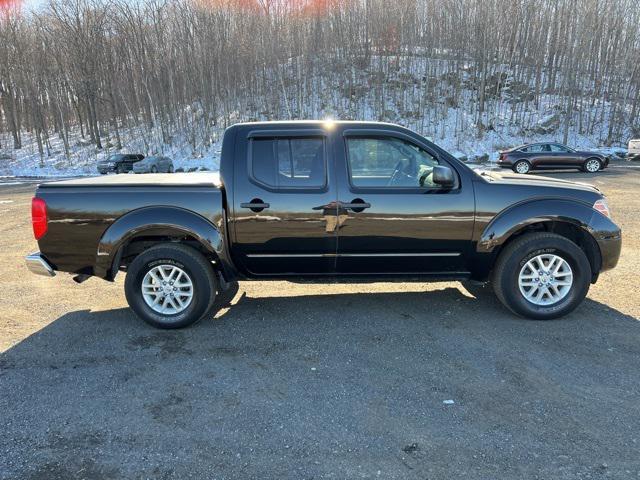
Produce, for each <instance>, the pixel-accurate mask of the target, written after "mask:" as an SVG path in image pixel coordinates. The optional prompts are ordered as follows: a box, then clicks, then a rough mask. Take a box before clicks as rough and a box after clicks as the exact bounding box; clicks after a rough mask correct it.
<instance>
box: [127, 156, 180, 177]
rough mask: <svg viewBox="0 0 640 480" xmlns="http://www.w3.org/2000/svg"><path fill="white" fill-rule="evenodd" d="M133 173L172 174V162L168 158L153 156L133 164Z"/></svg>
mask: <svg viewBox="0 0 640 480" xmlns="http://www.w3.org/2000/svg"><path fill="white" fill-rule="evenodd" d="M133 171H134V172H135V173H158V172H167V173H173V162H172V161H171V159H170V158H169V157H163V156H160V155H154V156H152V157H147V158H145V159H144V160H140V161H139V162H136V163H134V164H133Z"/></svg>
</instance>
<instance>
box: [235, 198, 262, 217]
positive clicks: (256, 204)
mask: <svg viewBox="0 0 640 480" xmlns="http://www.w3.org/2000/svg"><path fill="white" fill-rule="evenodd" d="M240 208H248V209H249V210H251V211H252V212H255V213H258V212H261V211H262V210H264V209H265V208H269V204H268V203H265V202H263V201H262V200H261V199H259V198H254V199H252V200H251V201H250V202H244V203H241V204H240Z"/></svg>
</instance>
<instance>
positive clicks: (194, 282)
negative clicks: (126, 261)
mask: <svg viewBox="0 0 640 480" xmlns="http://www.w3.org/2000/svg"><path fill="white" fill-rule="evenodd" d="M159 268H161V269H163V270H164V274H168V273H169V272H173V270H172V269H176V270H175V271H176V274H174V275H173V278H174V279H175V280H176V285H175V286H173V283H172V284H171V285H168V284H169V281H167V285H165V286H162V285H160V284H159V283H158V282H157V283H154V284H152V285H149V283H148V282H149V279H151V278H152V276H153V275H152V273H153V274H154V275H155V276H156V278H164V275H162V273H161V272H160V273H159V270H158V269H159ZM179 271H182V272H183V274H184V275H183V274H179ZM147 274H149V276H147ZM161 275H162V276H161ZM177 280H179V281H180V283H181V284H185V283H186V282H188V281H190V282H191V289H190V292H191V297H190V300H189V297H182V298H181V300H180V301H181V302H183V303H184V304H186V305H185V306H184V308H183V309H181V308H182V306H179V305H178V303H177V302H178V300H177V299H175V297H174V296H173V295H172V297H173V298H172V299H171V300H170V301H171V302H173V303H175V305H178V307H179V308H176V309H173V308H171V306H170V303H169V301H166V302H165V301H164V300H161V302H162V304H163V305H164V304H165V303H167V308H166V310H167V311H165V312H159V311H157V310H156V309H154V308H152V306H151V305H150V304H149V303H148V301H149V299H151V298H158V297H161V298H162V296H163V295H164V293H166V291H164V290H163V291H162V292H160V294H159V295H158V294H156V293H155V292H154V293H152V294H151V295H148V296H147V299H145V296H144V295H143V282H145V285H147V287H146V291H150V290H153V289H156V292H157V291H158V289H164V288H167V291H174V290H176V289H178V291H185V292H188V291H189V287H185V288H178V287H179V285H178V281H177ZM149 287H152V288H149ZM124 291H125V296H126V297H127V302H128V303H129V306H130V307H131V309H132V310H133V311H134V312H135V313H136V315H138V316H139V317H140V318H141V319H142V320H144V321H145V322H147V323H148V324H150V325H152V326H154V327H156V328H165V329H168V328H182V327H186V326H187V325H191V324H192V323H194V322H196V321H198V320H200V318H202V317H203V316H204V315H205V314H206V313H207V312H209V310H211V308H212V307H213V304H214V302H215V300H216V292H217V291H218V282H217V280H216V276H215V272H214V270H213V266H212V265H211V262H210V261H209V260H207V259H206V258H205V257H204V256H203V255H202V254H201V253H200V252H198V251H196V250H194V249H192V248H190V247H187V246H185V245H180V244H173V243H167V244H160V245H156V246H154V247H151V248H149V249H148V250H145V251H144V252H142V253H141V254H140V255H138V256H137V257H136V258H135V259H134V261H133V262H132V263H131V265H129V268H128V270H127V276H126V278H125V283H124ZM185 295H186V293H185ZM156 308H158V309H160V308H162V307H161V306H160V305H158V306H157V307H156ZM172 310H173V311H172Z"/></svg>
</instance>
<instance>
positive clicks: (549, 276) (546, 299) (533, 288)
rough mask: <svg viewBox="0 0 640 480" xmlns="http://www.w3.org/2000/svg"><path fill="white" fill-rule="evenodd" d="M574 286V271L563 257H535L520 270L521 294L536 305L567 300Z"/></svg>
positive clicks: (551, 255) (547, 255)
mask: <svg viewBox="0 0 640 480" xmlns="http://www.w3.org/2000/svg"><path fill="white" fill-rule="evenodd" d="M572 285H573V271H572V270H571V267H570V266H569V263H568V262H567V261H566V260H565V259H564V258H562V257H560V256H558V255H553V254H543V255H538V256H536V257H533V258H532V259H530V260H529V261H527V263H525V264H524V266H523V267H522V268H521V269H520V273H519V275H518V286H519V287H520V293H521V294H522V295H523V296H524V298H526V299H527V300H528V301H529V302H531V303H533V304H535V305H541V306H548V305H553V304H556V303H558V302H559V301H560V300H562V299H563V298H565V297H566V296H567V295H568V294H569V291H570V290H571V286H572Z"/></svg>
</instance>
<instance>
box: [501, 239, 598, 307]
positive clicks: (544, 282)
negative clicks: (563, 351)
mask: <svg viewBox="0 0 640 480" xmlns="http://www.w3.org/2000/svg"><path fill="white" fill-rule="evenodd" d="M492 283H493V286H494V290H495V292H496V295H497V297H498V298H499V299H500V301H501V302H502V303H503V304H504V305H505V306H506V307H508V308H509V309H510V310H511V311H513V312H514V313H517V314H518V315H522V316H523V317H527V318H532V319H537V320H550V319H553V318H558V317H561V316H563V315H566V314H568V313H569V312H571V311H573V310H574V309H575V308H576V307H577V306H578V305H579V304H580V302H582V300H583V299H584V297H585V296H586V295H587V292H588V291H589V285H590V283H591V266H590V264H589V260H588V259H587V256H586V255H585V253H584V252H583V251H582V249H581V248H580V247H578V245H576V244H575V243H573V242H572V241H571V240H569V239H567V238H565V237H562V236H560V235H556V234H553V233H531V234H527V235H524V236H522V237H520V238H518V239H517V240H514V241H513V243H511V244H509V245H508V246H507V247H506V248H505V250H504V251H503V252H502V253H501V254H500V256H499V257H498V261H497V262H496V266H495V269H494V272H493V278H492Z"/></svg>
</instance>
